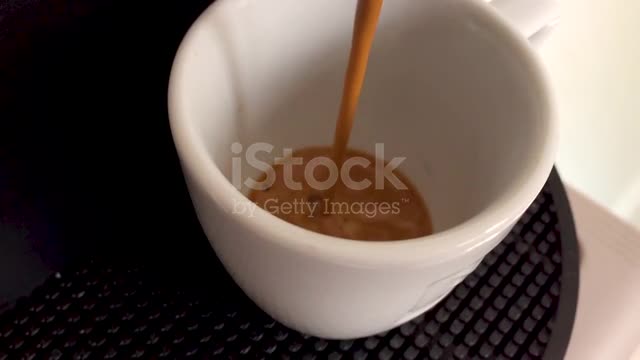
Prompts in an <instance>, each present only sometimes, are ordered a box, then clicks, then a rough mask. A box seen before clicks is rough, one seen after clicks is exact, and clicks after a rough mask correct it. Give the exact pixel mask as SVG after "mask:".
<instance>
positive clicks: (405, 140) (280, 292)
mask: <svg viewBox="0 0 640 360" xmlns="http://www.w3.org/2000/svg"><path fill="white" fill-rule="evenodd" d="M496 1H497V0H496ZM514 1H517V2H519V3H521V4H523V3H525V4H526V6H529V7H530V6H531V4H534V6H535V3H539V4H542V3H544V1H538V0H530V1H528V0H527V1H525V2H523V0H514ZM502 3H505V4H507V5H508V6H501V8H503V9H505V11H507V12H509V15H510V19H511V20H509V19H507V18H506V17H504V16H502V15H500V14H499V12H498V11H496V10H495V8H494V7H492V6H490V5H488V4H485V3H482V2H479V1H473V0H430V1H404V0H391V1H386V2H385V4H384V6H383V10H382V15H381V20H380V25H379V28H378V32H377V35H376V38H375V42H374V45H373V50H372V54H371V57H370V64H369V69H368V73H367V78H366V81H365V85H364V89H363V94H362V98H361V102H360V107H359V110H358V114H357V119H356V121H355V127H354V129H353V133H352V137H351V146H352V147H355V148H358V149H361V150H365V151H368V152H373V147H374V144H376V143H383V144H384V146H385V157H386V158H391V157H395V156H402V157H406V161H405V162H404V163H403V165H402V166H401V168H402V169H403V170H404V173H405V174H406V175H407V176H408V177H409V178H410V179H412V180H413V183H414V184H415V185H416V187H417V188H418V189H419V190H420V192H421V193H422V194H423V195H424V197H425V199H426V203H427V205H428V207H429V208H430V211H431V213H432V217H433V223H434V229H435V231H436V233H435V234H434V235H430V236H426V237H423V238H417V239H411V240H403V241H392V242H366V241H353V240H345V239H340V238H335V237H330V236H325V235H321V234H318V233H314V232H311V231H308V230H305V229H302V228H299V227H296V226H294V225H291V224H289V223H287V222H284V221H282V220H280V219H279V218H277V217H275V216H273V215H271V214H270V213H268V212H266V211H264V210H262V209H255V208H254V210H255V211H248V210H247V209H249V207H250V206H251V205H252V203H251V202H249V200H248V199H247V198H246V196H245V194H243V193H242V191H239V190H238V189H237V188H236V187H234V186H233V185H232V183H231V181H230V179H231V176H232V163H233V161H232V159H233V158H234V157H235V158H236V159H237V158H239V157H241V156H242V154H243V153H242V152H241V153H240V154H238V150H240V148H239V146H238V145H237V144H236V145H234V146H232V144H233V143H236V142H237V143H240V144H241V145H242V148H243V149H244V150H246V149H247V148H248V147H249V146H250V145H251V144H254V143H257V142H266V143H270V144H273V145H274V146H275V149H276V150H274V153H273V154H272V155H273V156H278V155H280V154H279V153H278V149H282V148H285V147H290V148H294V149H295V148H301V147H304V146H310V145H330V144H331V142H332V139H333V131H334V126H335V120H336V116H337V113H338V106H339V102H340V95H341V90H342V82H343V76H344V72H345V68H346V63H347V59H348V54H349V48H350V40H351V34H352V26H353V16H354V13H355V9H356V0H322V1H311V0H270V1H263V0H218V1H216V2H215V3H214V4H213V5H212V6H211V7H210V8H209V9H208V10H207V11H206V12H205V13H204V14H203V15H202V16H201V17H200V18H199V19H198V20H197V22H196V23H195V24H194V25H193V27H192V28H191V30H190V31H189V33H188V34H187V35H186V37H185V39H184V41H183V44H182V45H181V47H180V50H179V52H178V54H177V57H176V60H175V63H174V67H173V71H172V75H171V82H170V89H169V108H170V117H171V129H172V132H173V137H174V141H175V144H176V147H177V150H178V153H179V156H180V159H181V163H182V167H183V171H184V175H185V178H186V181H187V184H188V187H189V191H190V194H191V198H192V200H193V203H194V206H195V208H196V211H197V214H198V218H199V220H200V223H201V225H202V227H203V229H204V231H205V232H206V234H207V236H208V238H209V240H210V242H211V245H212V246H213V248H214V249H215V252H216V254H217V255H218V257H219V258H220V260H221V261H222V263H223V264H224V266H225V268H226V269H227V271H228V272H229V273H230V274H231V276H232V277H233V279H234V280H235V281H236V282H237V284H238V285H239V286H240V287H241V288H242V289H243V290H244V291H245V293H246V294H247V295H248V296H249V297H250V298H251V299H252V300H253V301H254V302H255V303H256V304H257V305H258V306H260V307H261V308H262V309H263V310H264V311H266V312H267V313H268V314H270V315H271V316H273V317H274V318H275V319H277V320H279V321H280V322H282V323H284V324H285V325H287V326H289V327H291V328H294V329H297V330H299V331H301V332H304V333H307V334H311V335H316V336H320V337H324V338H355V337H361V336H366V335H370V334H374V333H377V332H380V331H384V330H387V329H389V328H392V327H394V326H397V325H399V324H401V323H403V322H405V321H407V320H409V319H411V318H413V317H415V316H417V315H419V314H421V313H423V312H424V311H426V310H428V309H429V308H431V307H432V306H433V305H434V304H436V303H437V302H438V301H439V300H440V299H442V298H443V297H444V296H445V295H446V294H447V293H449V292H450V291H451V290H452V289H453V288H454V287H455V286H456V285H457V284H458V283H459V282H460V281H461V280H462V279H463V278H464V277H465V276H466V275H467V274H469V273H470V272H471V271H473V270H474V268H475V267H476V266H477V265H478V264H479V262H480V261H481V259H482V258H483V256H484V255H485V254H487V253H488V252H489V251H491V249H492V248H493V247H494V246H495V245H497V244H498V243H499V242H500V241H501V240H502V239H503V238H504V237H505V235H506V234H507V233H508V231H509V230H510V229H511V227H512V225H513V224H514V222H516V221H517V219H518V218H519V217H520V215H521V214H522V213H523V212H524V211H525V210H526V209H527V207H528V206H529V205H530V204H531V203H532V201H533V200H534V198H535V197H536V195H537V194H538V193H539V191H540V190H541V189H542V187H543V185H544V183H545V181H546V179H547V177H548V175H549V173H550V171H551V168H552V166H553V161H554V153H555V147H556V125H555V121H556V120H555V117H554V111H553V104H552V96H550V92H549V88H548V83H547V80H546V77H545V75H544V72H543V71H542V68H541V65H540V62H539V60H538V59H537V58H536V56H535V54H534V53H533V51H532V50H531V49H530V48H529V45H528V44H527V42H526V39H525V37H524V36H522V35H521V34H520V33H519V31H522V32H524V33H526V35H533V34H534V33H536V32H537V30H540V29H542V28H544V27H545V25H546V24H547V23H548V21H547V20H548V19H547V16H546V15H545V16H542V17H540V18H539V19H538V21H537V24H536V25H535V26H533V25H531V24H527V23H526V22H522V21H520V22H519V21H518V20H517V17H518V16H514V14H515V15H518V14H522V11H521V10H522V7H521V6H516V7H515V8H514V7H513V6H512V5H513V4H514V3H512V2H508V1H506V0H505V1H502ZM510 6H511V7H510ZM514 9H515V10H514ZM527 13H531V12H529V11H528V10H527ZM514 19H516V20H514ZM525 19H528V18H526V17H525ZM529 20H530V19H528V21H529ZM510 22H511V23H510ZM243 169H244V170H246V172H245V173H244V174H245V175H246V176H255V174H257V172H256V171H253V172H252V169H246V167H245V168H243ZM254 170H255V169H254ZM245 193H246V189H245ZM176 245H177V246H179V244H176ZM211 286H215V284H211Z"/></svg>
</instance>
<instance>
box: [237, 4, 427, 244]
mask: <svg viewBox="0 0 640 360" xmlns="http://www.w3.org/2000/svg"><path fill="white" fill-rule="evenodd" d="M381 8H382V0H360V1H359V2H358V9H357V11H356V15H355V21H354V31H353V40H352V47H351V56H350V59H349V66H348V68H347V73H346V75H345V83H344V90H343V95H342V104H341V107H340V115H339V117H338V121H337V124H336V131H335V140H334V144H333V147H309V148H303V149H299V150H297V151H295V152H293V154H292V155H291V156H289V157H287V158H284V159H282V160H281V161H280V163H279V164H275V166H273V167H272V168H270V169H269V171H268V172H265V173H263V174H262V176H261V179H260V180H259V183H260V184H267V183H268V185H266V186H264V187H263V188H261V189H254V190H253V191H252V192H251V193H250V195H249V198H250V199H251V201H253V202H254V203H256V204H257V205H259V206H260V207H262V208H263V209H265V210H267V211H268V212H270V213H271V214H273V215H275V216H277V217H279V218H281V219H283V220H285V221H287V222H289V223H292V224H294V225H298V226H300V227H303V228H305V229H307V230H311V231H315V232H318V233H322V234H325V235H330V236H335V237H340V238H345V239H353V240H372V241H376V240H387V241H388V240H405V239H412V238H418V237H421V236H426V235H429V234H431V232H432V226H431V219H430V218H429V212H428V210H427V207H426V205H425V203H424V201H423V199H422V196H421V195H420V193H419V192H418V190H417V189H416V188H415V187H414V186H413V185H411V183H410V182H409V180H408V179H407V177H406V176H405V175H403V174H402V173H401V172H400V171H399V170H398V169H395V168H393V167H392V166H393V164H387V163H385V162H384V159H379V158H376V157H375V156H373V155H370V154H367V153H364V152H360V151H356V150H353V149H349V148H348V141H349V135H350V133H351V128H352V125H353V121H354V117H355V111H356V108H357V103H358V99H359V97H360V92H361V89H362V83H363V81H364V77H365V73H366V68H367V62H368V58H369V52H370V49H371V44H372V42H373V38H374V34H375V31H376V27H377V23H378V18H379V15H380V11H381ZM390 166H391V167H390Z"/></svg>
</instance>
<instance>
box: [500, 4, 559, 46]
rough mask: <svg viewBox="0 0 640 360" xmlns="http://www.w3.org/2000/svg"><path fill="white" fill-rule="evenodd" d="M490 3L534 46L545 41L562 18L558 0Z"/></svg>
mask: <svg viewBox="0 0 640 360" xmlns="http://www.w3.org/2000/svg"><path fill="white" fill-rule="evenodd" d="M490 4H491V5H492V6H493V7H494V8H495V9H496V10H498V12H499V13H500V14H502V16H503V17H504V18H505V19H506V20H507V21H508V22H509V23H510V24H511V26H513V27H514V28H515V29H516V30H517V31H519V32H520V33H521V34H522V35H524V36H525V37H526V38H528V39H529V41H530V42H531V44H532V45H533V46H540V45H541V44H542V43H544V41H545V40H546V39H547V38H548V37H549V35H550V34H551V33H552V32H553V28H554V27H555V26H556V25H557V24H558V20H559V18H560V6H559V4H558V2H557V0H491V2H490Z"/></svg>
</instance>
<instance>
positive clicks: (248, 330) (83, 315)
mask: <svg viewBox="0 0 640 360" xmlns="http://www.w3.org/2000/svg"><path fill="white" fill-rule="evenodd" d="M558 184H559V182H558ZM560 193H561V195H562V197H563V199H562V202H563V204H564V205H563V206H565V205H566V199H564V193H563V192H562V191H560ZM567 210H568V209H567ZM570 225H571V226H572V224H570ZM561 236H562V235H561V231H560V229H559V226H558V216H557V213H556V210H555V205H554V197H553V195H552V192H550V191H549V190H545V191H543V192H542V193H541V194H540V195H539V196H538V198H537V199H536V200H535V202H534V203H533V204H532V205H531V207H530V208H529V210H528V211H527V212H526V214H525V215H524V216H523V217H522V219H521V220H520V222H519V223H518V224H517V225H516V226H515V227H514V229H513V231H512V232H511V233H510V234H509V236H508V237H507V238H506V239H505V240H504V241H503V242H502V243H500V244H499V245H498V246H497V247H496V248H495V249H494V250H493V251H492V252H491V253H490V254H488V255H487V256H486V257H485V259H484V261H483V262H482V263H481V264H480V265H479V266H478V268H477V269H476V270H475V271H474V272H473V273H472V274H471V275H469V276H468V277H467V278H466V279H465V280H464V281H463V282H462V283H461V284H460V285H458V286H457V287H456V288H455V290H454V291H452V292H451V293H450V294H449V295H448V296H447V297H446V298H445V299H444V300H442V301H441V302H440V303H439V304H437V305H436V306H435V307H434V308H433V309H431V310H430V311H428V312H427V313H425V314H423V315H421V316H419V317H417V318H415V319H414V320H412V321H409V322H407V323H405V324H403V325H402V326H400V327H398V328H396V329H393V330H391V331H388V332H385V333H382V334H378V335H376V336H372V337H368V338H362V339H356V340H348V341H327V340H323V339H319V338H315V337H311V336H306V335H303V334H300V333H298V332H296V331H293V330H290V329H288V328H286V327H284V326H283V325H280V324H279V323H277V322H275V321H274V320H272V319H271V318H270V317H269V316H267V315H265V314H264V313H263V312H261V311H260V310H259V309H258V308H257V307H256V306H255V305H253V303H251V302H250V301H249V300H248V299H247V298H246V297H245V296H244V295H243V294H242V292H241V291H239V290H238V289H237V287H235V285H234V284H233V283H231V282H230V281H229V280H228V276H227V274H226V273H224V271H222V270H220V271H219V277H220V279H221V280H220V282H219V283H218V286H217V288H216V286H215V285H212V287H214V288H215V291H213V292H212V293H211V294H209V295H203V294H201V293H198V292H190V291H189V290H188V289H187V290H185V289H181V288H180V287H176V286H174V285H170V286H166V284H165V285H163V281H162V279H157V278H155V279H154V278H153V276H154V275H153V274H154V272H153V271H151V272H149V271H146V270H145V264H144V263H143V262H142V261H141V262H139V263H138V264H135V263H133V264H132V263H126V264H120V265H118V264H119V262H114V261H110V260H109V259H102V260H92V261H89V262H88V263H86V264H85V265H84V266H79V267H77V268H76V269H73V270H70V271H67V272H63V273H56V274H55V275H53V276H51V277H50V278H49V279H48V280H47V281H46V282H45V283H44V284H43V285H41V286H40V287H38V288H37V289H36V290H35V291H34V292H33V293H32V294H31V295H30V296H29V297H26V298H22V299H20V300H19V301H18V302H17V304H16V305H15V307H14V308H13V309H11V310H9V311H8V312H6V313H5V314H3V315H2V316H1V317H0V359H35V358H46V359H68V358H69V359H71V358H72V359H129V358H170V359H183V358H223V359H235V358H251V359H255V358H282V359H351V358H353V359H468V358H488V359H538V358H542V357H543V356H544V355H545V350H546V349H547V347H548V346H549V345H550V343H551V342H552V341H556V342H557V343H558V344H557V345H555V347H556V349H555V350H554V356H553V358H558V357H561V356H562V354H564V351H565V350H566V345H567V342H568V338H569V334H570V331H571V326H572V323H573V316H574V311H575V300H576V299H575V290H576V286H575V285H577V273H574V271H575V270H576V269H572V270H571V271H570V272H568V273H570V275H571V276H569V277H567V276H566V273H567V272H564V271H563V250H562V248H563V247H562V246H561ZM562 241H565V239H562ZM567 241H572V242H575V238H574V237H573V236H571V239H569V240H567ZM574 245H575V244H574ZM574 248H575V247H574V246H572V248H571V249H574ZM574 255H576V254H575V252H574V251H573V250H571V258H572V260H571V267H573V266H574V265H575V261H574V260H576V258H575V256H574ZM112 260H113V259H112ZM563 275H564V276H563ZM209 280H210V281H211V284H216V278H215V277H214V278H212V279H209ZM565 280H567V281H569V282H570V283H571V285H570V286H566V287H565V288H568V289H569V290H567V291H568V295H566V296H563V298H562V301H561V297H560V295H561V290H563V284H564V281H565ZM559 307H561V308H562V309H561V310H559ZM545 357H546V358H551V356H550V355H549V354H547V355H546V356H545Z"/></svg>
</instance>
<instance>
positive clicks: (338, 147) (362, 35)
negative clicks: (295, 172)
mask: <svg viewBox="0 0 640 360" xmlns="http://www.w3.org/2000/svg"><path fill="white" fill-rule="evenodd" d="M381 10H382V0H359V1H358V9H357V10H356V18H355V22H354V26H353V39H352V42H351V54H350V56H349V65H348V67H347V71H346V74H345V79H344V89H343V92H342V102H341V104H340V113H339V115H338V121H337V123H336V132H335V138H334V142H333V152H334V154H333V159H334V161H335V162H336V164H337V165H338V168H340V167H341V165H342V163H343V161H344V156H345V153H346V151H347V145H348V143H349V136H350V135H351V129H352V127H353V121H354V119H355V115H356V109H357V107H358V100H359V99H360V93H361V91H362V84H363V83H364V78H365V75H366V72H367V65H368V63H369V53H370V52H371V45H372V44H373V38H374V36H375V33H376V27H377V26H378V19H379V18H380V12H381Z"/></svg>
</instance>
